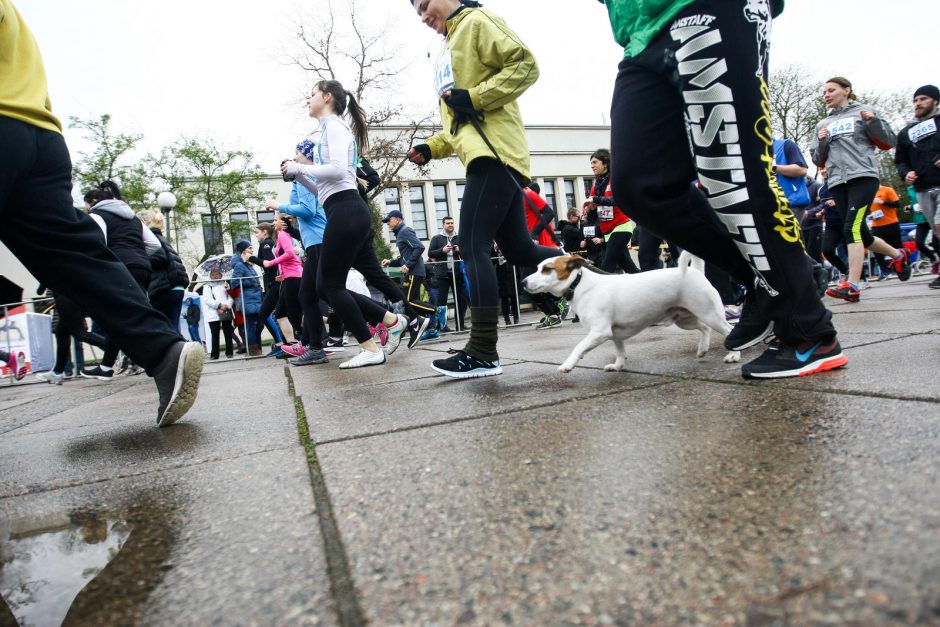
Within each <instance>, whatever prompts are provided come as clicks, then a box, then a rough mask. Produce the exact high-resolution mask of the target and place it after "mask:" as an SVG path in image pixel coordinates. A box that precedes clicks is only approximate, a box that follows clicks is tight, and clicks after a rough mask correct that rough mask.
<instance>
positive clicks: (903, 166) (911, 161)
mask: <svg viewBox="0 0 940 627" xmlns="http://www.w3.org/2000/svg"><path fill="white" fill-rule="evenodd" d="M931 121H933V127H934V128H936V127H940V114H937V115H935V116H934V117H932V118H930V120H923V121H921V120H917V121H915V122H911V123H910V124H908V125H907V126H905V127H904V130H903V131H901V132H900V133H898V145H897V147H896V148H895V150H894V163H895V165H896V166H897V168H898V174H900V175H901V178H902V179H903V178H904V177H906V176H907V174H908V172H911V171H914V172H916V173H917V181H916V182H915V183H914V189H915V190H917V191H919V192H925V191H927V190H928V189H933V188H934V187H940V168H938V167H937V166H935V165H934V163H936V162H937V160H938V159H940V132H938V131H937V130H933V131H932V132H930V130H929V128H928V129H926V130H927V132H926V133H925V134H924V135H923V136H922V137H921V138H920V139H918V140H917V143H914V142H912V141H911V136H910V132H911V130H912V129H914V128H915V127H918V128H920V129H923V128H924V127H921V126H920V125H921V124H929V123H930V122H931Z"/></svg>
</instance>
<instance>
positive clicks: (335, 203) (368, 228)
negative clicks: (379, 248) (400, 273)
mask: <svg viewBox="0 0 940 627" xmlns="http://www.w3.org/2000/svg"><path fill="white" fill-rule="evenodd" d="M323 208H324V209H325V210H326V216H327V220H326V229H325V230H324V231H323V245H322V246H323V247H322V249H321V252H320V268H319V272H318V274H317V286H318V289H319V290H320V293H321V294H323V297H324V298H325V299H326V301H327V302H328V303H329V304H330V306H331V307H332V308H333V309H334V310H335V311H336V313H337V315H339V317H340V320H342V321H343V324H345V325H346V328H347V329H349V331H350V333H352V334H353V335H354V336H355V338H356V341H358V342H359V343H360V344H361V343H362V342H365V341H368V340H370V339H371V338H372V334H371V333H369V324H370V323H371V324H378V323H379V322H382V319H383V318H384V317H385V314H386V313H387V312H388V310H387V309H385V307H382V306H381V305H380V304H378V303H377V302H375V301H374V300H372V299H371V298H367V297H365V296H362V295H360V294H356V293H355V292H351V291H349V290H347V289H346V276H347V275H348V274H349V269H350V268H355V269H356V270H358V271H359V272H361V273H362V276H364V277H365V279H366V281H367V282H368V283H369V284H370V285H372V286H373V287H375V288H376V289H378V290H379V291H380V292H382V294H384V295H385V298H387V299H388V300H389V302H392V303H397V302H399V301H403V300H405V295H404V294H402V292H401V288H399V287H398V286H397V285H396V284H395V282H394V281H392V280H391V279H390V278H388V275H386V274H385V272H384V271H383V270H382V266H380V265H379V260H378V258H377V257H376V256H375V245H374V243H373V237H375V231H374V230H373V229H372V214H371V212H370V211H369V207H368V206H367V205H366V203H365V201H363V200H362V197H360V196H359V194H358V193H357V192H356V191H355V190H346V191H342V192H337V193H335V194H333V195H332V196H330V197H329V198H327V199H326V201H325V202H324V203H323Z"/></svg>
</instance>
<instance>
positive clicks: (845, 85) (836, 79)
mask: <svg viewBox="0 0 940 627" xmlns="http://www.w3.org/2000/svg"><path fill="white" fill-rule="evenodd" d="M826 82H827V83H835V84H836V85H838V86H839V87H841V88H842V89H850V90H851V91H850V92H849V95H848V99H849V100H858V96H856V95H855V88H854V87H852V81H850V80H849V79H847V78H845V77H844V76H833V77H832V78H830V79H829V80H827V81H826Z"/></svg>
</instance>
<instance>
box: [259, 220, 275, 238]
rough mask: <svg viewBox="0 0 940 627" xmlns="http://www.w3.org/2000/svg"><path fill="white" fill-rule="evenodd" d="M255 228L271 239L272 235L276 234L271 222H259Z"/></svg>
mask: <svg viewBox="0 0 940 627" xmlns="http://www.w3.org/2000/svg"><path fill="white" fill-rule="evenodd" d="M255 228H256V229H258V230H259V231H264V232H265V233H267V234H268V237H271V234H272V233H273V232H274V226H273V225H272V224H271V223H270V222H259V223H258V225H257V226H256V227H255Z"/></svg>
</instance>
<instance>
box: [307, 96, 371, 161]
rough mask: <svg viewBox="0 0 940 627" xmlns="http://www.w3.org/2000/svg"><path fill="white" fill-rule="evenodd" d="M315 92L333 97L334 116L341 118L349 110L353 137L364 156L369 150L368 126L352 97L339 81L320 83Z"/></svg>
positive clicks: (364, 115)
mask: <svg viewBox="0 0 940 627" xmlns="http://www.w3.org/2000/svg"><path fill="white" fill-rule="evenodd" d="M316 89H317V91H319V92H321V93H324V94H330V96H332V97H333V110H334V111H335V112H336V115H339V116H342V115H343V114H345V113H346V110H347V108H348V109H349V117H350V121H351V122H352V124H350V127H351V128H352V132H353V137H354V138H355V140H356V144H357V145H358V147H359V154H364V153H365V152H367V151H368V149H369V124H368V122H367V121H366V114H365V112H364V111H363V110H362V107H360V106H359V103H358V102H356V99H355V98H354V97H353V95H352V94H351V93H350V92H348V91H346V89H345V88H343V85H342V83H340V82H339V81H334V80H329V81H320V82H319V83H317V85H316Z"/></svg>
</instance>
